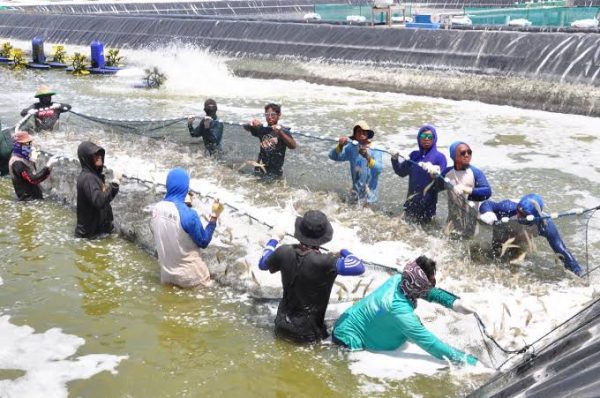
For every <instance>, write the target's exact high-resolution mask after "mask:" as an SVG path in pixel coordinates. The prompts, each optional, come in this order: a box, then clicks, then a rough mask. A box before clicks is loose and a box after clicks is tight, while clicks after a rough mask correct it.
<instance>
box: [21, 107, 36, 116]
mask: <svg viewBox="0 0 600 398" xmlns="http://www.w3.org/2000/svg"><path fill="white" fill-rule="evenodd" d="M34 106H35V105H31V106H28V107H27V108H25V109H23V110H22V111H21V117H25V116H27V112H29V110H30V109H33V108H34Z"/></svg>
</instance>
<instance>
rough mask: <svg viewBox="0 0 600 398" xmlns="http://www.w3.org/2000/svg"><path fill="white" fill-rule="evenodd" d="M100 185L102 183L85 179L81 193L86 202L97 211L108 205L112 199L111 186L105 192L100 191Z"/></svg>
mask: <svg viewBox="0 0 600 398" xmlns="http://www.w3.org/2000/svg"><path fill="white" fill-rule="evenodd" d="M102 185H103V184H102V183H100V182H98V181H94V180H92V179H87V180H86V181H85V182H84V184H83V193H84V195H85V197H86V198H87V200H88V202H90V204H91V205H92V206H93V207H94V208H95V209H98V210H100V209H102V208H103V207H104V206H106V205H107V204H109V203H110V202H111V200H113V198H114V195H113V191H114V190H113V187H112V184H111V187H110V189H107V190H105V191H102ZM115 195H116V194H115Z"/></svg>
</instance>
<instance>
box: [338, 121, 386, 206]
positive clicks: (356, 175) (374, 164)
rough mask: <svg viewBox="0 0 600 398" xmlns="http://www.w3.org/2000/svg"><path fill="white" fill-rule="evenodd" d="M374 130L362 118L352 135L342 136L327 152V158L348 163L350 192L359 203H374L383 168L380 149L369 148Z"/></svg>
mask: <svg viewBox="0 0 600 398" xmlns="http://www.w3.org/2000/svg"><path fill="white" fill-rule="evenodd" d="M374 135H375V132H373V130H371V129H370V128H369V125H368V124H367V122H365V121H364V120H360V121H358V122H356V123H355V124H354V128H353V129H352V136H351V137H346V136H342V137H340V138H339V139H338V144H337V146H336V147H335V148H333V149H332V150H331V151H330V152H329V159H331V160H335V161H336V162H345V161H348V162H349V163H350V175H351V177H352V193H353V195H354V198H355V199H356V200H357V201H358V202H359V203H366V204H369V205H370V204H374V203H376V202H377V200H378V199H379V192H378V189H377V182H378V180H379V175H380V174H381V170H382V168H383V163H382V155H381V151H376V150H373V149H371V141H370V140H371V139H372V138H373V136H374Z"/></svg>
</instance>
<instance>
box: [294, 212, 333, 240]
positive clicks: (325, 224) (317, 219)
mask: <svg viewBox="0 0 600 398" xmlns="http://www.w3.org/2000/svg"><path fill="white" fill-rule="evenodd" d="M294 237H295V238H296V239H298V241H300V243H304V244H305V245H308V246H321V245H322V244H325V243H327V242H329V241H331V239H332V238H333V227H332V226H331V223H330V222H329V220H328V219H327V216H326V215H325V214H324V213H323V212H322V211H319V210H309V211H307V212H306V213H304V217H297V218H296V228H295V230H294Z"/></svg>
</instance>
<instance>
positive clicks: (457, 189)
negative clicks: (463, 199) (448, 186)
mask: <svg viewBox="0 0 600 398" xmlns="http://www.w3.org/2000/svg"><path fill="white" fill-rule="evenodd" d="M452 190H453V191H454V193H455V194H457V195H463V194H467V195H470V194H471V192H473V188H471V187H468V186H466V185H463V184H456V185H455V186H454V188H452Z"/></svg>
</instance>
